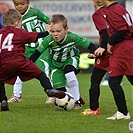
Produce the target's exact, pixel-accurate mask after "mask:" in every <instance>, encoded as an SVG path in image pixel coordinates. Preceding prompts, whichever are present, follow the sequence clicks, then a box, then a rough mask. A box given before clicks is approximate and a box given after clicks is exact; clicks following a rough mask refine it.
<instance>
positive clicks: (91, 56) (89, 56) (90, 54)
mask: <svg viewBox="0 0 133 133" xmlns="http://www.w3.org/2000/svg"><path fill="white" fill-rule="evenodd" d="M87 57H88V58H91V59H94V58H95V57H96V56H95V55H94V54H92V53H89V54H88V56H87Z"/></svg>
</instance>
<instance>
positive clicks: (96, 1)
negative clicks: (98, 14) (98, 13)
mask: <svg viewBox="0 0 133 133" xmlns="http://www.w3.org/2000/svg"><path fill="white" fill-rule="evenodd" d="M92 1H93V2H94V3H95V4H96V5H97V6H99V7H100V6H104V4H103V3H102V0H92Z"/></svg>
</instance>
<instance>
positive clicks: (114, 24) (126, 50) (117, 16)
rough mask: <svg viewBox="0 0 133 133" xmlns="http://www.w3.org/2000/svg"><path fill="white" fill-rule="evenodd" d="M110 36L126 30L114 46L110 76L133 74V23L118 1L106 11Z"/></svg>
mask: <svg viewBox="0 0 133 133" xmlns="http://www.w3.org/2000/svg"><path fill="white" fill-rule="evenodd" d="M106 20H107V29H108V33H109V36H112V35H113V34H115V33H116V32H117V31H121V30H126V31H127V32H126V34H125V36H124V38H123V40H122V41H121V42H119V43H118V44H116V45H113V46H112V49H111V51H112V56H111V57H110V70H109V73H110V76H119V75H133V39H132V34H133V23H132V20H131V16H130V15H129V13H128V12H127V10H126V9H125V8H124V7H123V6H121V5H120V4H118V3H115V4H112V5H110V6H109V7H108V9H107V12H106Z"/></svg>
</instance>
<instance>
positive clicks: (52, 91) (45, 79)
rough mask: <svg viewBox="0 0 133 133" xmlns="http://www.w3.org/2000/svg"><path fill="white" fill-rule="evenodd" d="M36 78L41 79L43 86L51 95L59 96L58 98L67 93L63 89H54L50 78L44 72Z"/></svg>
mask: <svg viewBox="0 0 133 133" xmlns="http://www.w3.org/2000/svg"><path fill="white" fill-rule="evenodd" d="M36 79H38V80H39V81H40V83H41V85H42V87H43V88H44V91H45V92H46V94H47V95H48V96H49V97H57V98H64V97H65V95H66V94H65V93H64V92H63V91H58V90H55V89H53V87H52V85H51V83H50V80H49V78H48V77H47V76H46V74H45V73H44V72H42V73H41V74H39V75H38V76H37V78H36Z"/></svg>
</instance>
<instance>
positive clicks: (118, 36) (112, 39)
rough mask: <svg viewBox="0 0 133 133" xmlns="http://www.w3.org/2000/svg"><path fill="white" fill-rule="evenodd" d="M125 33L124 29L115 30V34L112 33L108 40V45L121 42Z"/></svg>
mask: <svg viewBox="0 0 133 133" xmlns="http://www.w3.org/2000/svg"><path fill="white" fill-rule="evenodd" d="M125 34H126V30H121V31H117V32H116V33H115V34H113V35H112V36H111V37H110V38H109V40H108V43H109V44H110V45H116V44H118V43H119V42H121V41H122V40H123V39H124V36H125Z"/></svg>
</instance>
